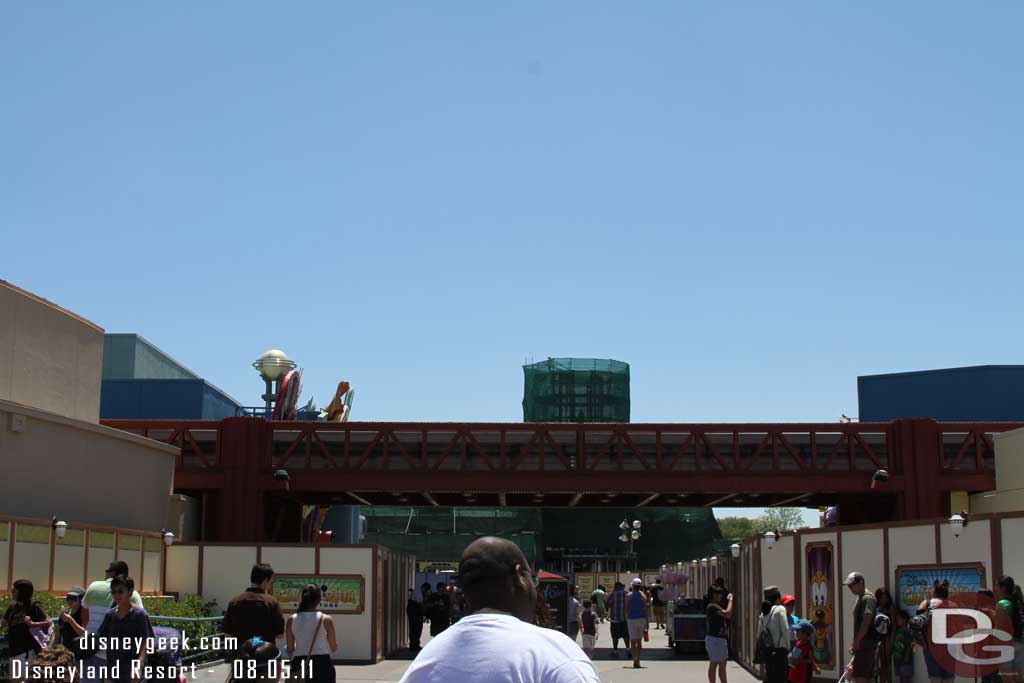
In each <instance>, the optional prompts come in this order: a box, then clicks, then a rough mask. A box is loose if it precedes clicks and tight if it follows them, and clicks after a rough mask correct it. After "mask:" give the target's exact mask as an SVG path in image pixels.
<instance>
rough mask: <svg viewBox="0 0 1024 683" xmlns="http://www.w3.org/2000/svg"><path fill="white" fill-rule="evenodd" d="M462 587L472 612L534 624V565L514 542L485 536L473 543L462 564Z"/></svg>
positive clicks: (460, 577) (535, 597)
mask: <svg viewBox="0 0 1024 683" xmlns="http://www.w3.org/2000/svg"><path fill="white" fill-rule="evenodd" d="M459 584H460V585H461V586H462V590H463V592H464V593H465V595H466V600H467V601H468V602H469V607H470V609H471V610H472V611H474V612H475V611H477V610H480V609H485V608H487V609H494V610H498V611H501V612H510V613H511V614H514V615H515V616H517V617H519V618H520V619H522V620H523V621H533V616H534V612H535V609H536V600H537V594H536V590H535V588H534V585H533V575H532V571H531V570H530V563H529V562H527V561H526V557H525V556H524V555H523V551H521V550H520V549H519V546H517V545H516V544H515V543H513V542H512V541H509V540H507V539H504V538H498V537H497V536H485V537H483V538H479V539H477V540H475V541H473V542H472V543H470V544H469V547H467V548H466V551H465V552H464V553H462V562H461V563H460V564H459Z"/></svg>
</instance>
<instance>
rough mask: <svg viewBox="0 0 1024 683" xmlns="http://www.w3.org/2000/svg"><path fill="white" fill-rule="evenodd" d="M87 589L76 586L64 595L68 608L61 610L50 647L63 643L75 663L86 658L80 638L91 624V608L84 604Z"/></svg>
mask: <svg viewBox="0 0 1024 683" xmlns="http://www.w3.org/2000/svg"><path fill="white" fill-rule="evenodd" d="M84 595H85V589H84V588H82V587H80V586H75V587H74V588H72V589H71V590H69V591H68V592H67V594H66V595H65V596H64V602H65V603H67V609H66V610H64V611H63V612H61V614H60V621H58V622H57V628H55V629H54V630H53V636H52V637H51V638H50V644H49V647H53V646H54V645H63V646H64V647H66V648H67V649H68V651H69V652H71V654H72V655H73V656H74V658H75V663H76V664H77V663H78V662H80V661H82V660H84V659H85V653H84V652H83V650H82V647H81V641H80V640H79V638H80V637H81V636H84V635H85V633H86V631H85V629H86V627H87V626H88V625H89V617H90V615H89V608H88V607H85V606H84V605H83V604H82V597H83V596H84Z"/></svg>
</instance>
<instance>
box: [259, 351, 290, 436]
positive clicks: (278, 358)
mask: <svg viewBox="0 0 1024 683" xmlns="http://www.w3.org/2000/svg"><path fill="white" fill-rule="evenodd" d="M252 366H253V367H254V368H256V371H257V372H259V373H260V377H262V378H263V381H264V382H265V383H266V393H264V394H263V395H262V396H260V398H262V399H263V401H264V404H265V406H266V411H267V419H268V420H269V419H270V415H271V413H272V412H273V410H272V407H271V406H272V404H273V402H274V399H275V398H277V392H278V391H279V390H280V389H281V378H282V377H284V376H285V374H287V373H288V371H289V370H294V369H295V362H294V361H292V360H291V359H290V358H288V354H287V353H285V352H284V351H281V350H280V349H267V350H266V351H264V352H263V355H262V356H260V357H259V358H257V359H256V360H255V361H254V362H253V364H252Z"/></svg>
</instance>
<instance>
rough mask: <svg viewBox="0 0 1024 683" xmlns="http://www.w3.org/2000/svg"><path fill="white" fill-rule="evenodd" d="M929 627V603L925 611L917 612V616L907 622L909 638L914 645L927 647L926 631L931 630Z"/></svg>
mask: <svg viewBox="0 0 1024 683" xmlns="http://www.w3.org/2000/svg"><path fill="white" fill-rule="evenodd" d="M931 625H932V606H931V604H930V603H929V605H928V607H926V608H925V609H923V610H918V612H917V614H916V615H914V616H912V617H911V618H910V621H909V622H907V626H908V627H909V628H910V637H911V638H913V640H914V642H915V643H917V644H918V645H922V646H925V645H928V629H930V628H931Z"/></svg>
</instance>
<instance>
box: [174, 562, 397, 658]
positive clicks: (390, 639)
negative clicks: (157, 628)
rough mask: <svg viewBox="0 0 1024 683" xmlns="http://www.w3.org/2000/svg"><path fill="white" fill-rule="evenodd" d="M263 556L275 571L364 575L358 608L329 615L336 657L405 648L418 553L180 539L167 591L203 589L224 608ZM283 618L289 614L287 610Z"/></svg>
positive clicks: (378, 654) (219, 609)
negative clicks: (409, 594)
mask: <svg viewBox="0 0 1024 683" xmlns="http://www.w3.org/2000/svg"><path fill="white" fill-rule="evenodd" d="M258 562H265V563H268V564H270V565H271V566H272V567H273V568H274V571H275V572H276V573H277V574H298V575H307V576H309V582H310V583H314V584H317V581H318V580H317V578H316V577H329V576H330V575H346V576H358V577H362V578H363V599H362V607H361V609H360V611H359V612H358V613H356V614H332V615H331V616H332V618H333V619H334V623H335V628H336V629H337V634H338V650H337V652H335V654H334V658H335V660H337V661H345V662H364V663H365V662H377V661H380V660H381V659H382V658H383V657H384V655H385V654H386V653H388V652H392V651H394V650H398V649H400V648H403V647H406V646H407V643H408V626H407V623H406V619H405V604H406V591H407V590H408V589H409V588H411V587H412V585H413V572H414V570H415V561H414V558H412V557H409V556H404V555H397V554H395V553H392V552H391V551H389V550H387V549H386V548H383V547H381V546H376V545H346V546H342V545H319V546H310V545H292V544H262V545H253V544H229V543H181V544H175V545H174V546H173V547H171V548H169V549H168V552H167V580H166V583H165V588H166V590H167V592H168V593H175V594H178V595H179V596H184V595H186V594H190V593H192V594H198V595H201V596H202V597H203V600H204V601H216V607H215V608H214V612H215V613H222V612H223V610H224V609H225V608H226V607H227V605H228V603H229V602H230V600H231V598H233V597H234V596H235V595H238V593H240V592H241V591H243V590H244V589H245V588H246V586H248V585H249V572H250V570H251V569H252V566H253V565H254V564H256V563H258ZM285 616H288V612H287V611H286V614H285Z"/></svg>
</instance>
